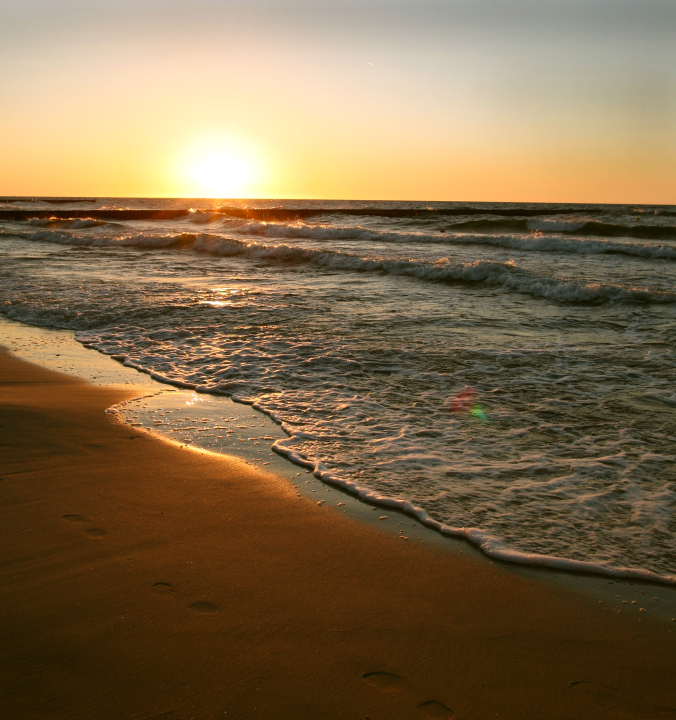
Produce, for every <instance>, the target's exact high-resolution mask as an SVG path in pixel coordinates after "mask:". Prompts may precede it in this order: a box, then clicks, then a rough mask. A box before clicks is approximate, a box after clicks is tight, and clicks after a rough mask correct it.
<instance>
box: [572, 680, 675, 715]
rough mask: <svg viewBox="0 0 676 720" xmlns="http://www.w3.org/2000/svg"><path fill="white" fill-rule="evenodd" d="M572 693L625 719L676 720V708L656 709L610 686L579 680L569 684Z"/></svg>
mask: <svg viewBox="0 0 676 720" xmlns="http://www.w3.org/2000/svg"><path fill="white" fill-rule="evenodd" d="M568 687H569V688H571V689H572V691H573V692H574V693H575V694H576V695H579V696H580V697H583V698H584V699H585V700H586V701H587V702H589V703H591V704H592V705H596V707H600V708H603V709H604V710H610V712H613V713H616V714H617V715H619V716H620V717H623V718H637V719H638V718H640V720H676V708H674V707H656V706H654V705H650V704H649V703H642V702H641V701H640V698H636V697H635V696H634V695H633V694H632V695H625V694H624V693H622V692H620V691H619V690H617V689H615V688H613V687H610V686H608V685H599V684H597V683H593V682H586V681H584V680H577V681H574V682H570V683H568Z"/></svg>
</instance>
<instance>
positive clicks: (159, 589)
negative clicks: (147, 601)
mask: <svg viewBox="0 0 676 720" xmlns="http://www.w3.org/2000/svg"><path fill="white" fill-rule="evenodd" d="M153 592H156V593H157V594H158V595H171V593H175V592H176V590H174V587H173V585H172V584H171V583H165V582H158V583H155V584H154V585H153Z"/></svg>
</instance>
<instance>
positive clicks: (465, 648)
mask: <svg viewBox="0 0 676 720" xmlns="http://www.w3.org/2000/svg"><path fill="white" fill-rule="evenodd" d="M0 378H1V380H0V413H1V415H0V424H1V425H2V445H1V446H0V478H1V480H0V513H1V514H2V522H0V533H1V534H2V540H1V542H0V548H1V549H0V553H1V556H2V560H1V563H0V567H1V571H0V572H1V575H0V612H1V613H2V617H3V622H2V624H1V625H0V662H1V667H2V675H1V677H2V680H1V681H0V706H2V707H3V709H4V711H3V714H5V716H6V717H12V718H22V719H23V718H47V717H49V718H83V717H96V718H106V719H107V718H111V719H112V718H116V719H117V718H129V719H130V720H132V719H133V720H142V719H148V718H154V717H167V718H176V719H178V720H190V719H191V718H195V720H202V719H204V720H206V719H207V718H222V717H232V718H256V717H260V718H362V719H363V718H367V717H368V718H371V719H372V720H377V719H380V718H382V719H383V720H384V719H385V718H388V719H391V718H425V717H432V718H451V717H455V718H495V717H501V718H545V717H546V718H617V717H635V718H656V719H657V718H659V719H662V718H670V717H676V690H675V688H674V684H673V673H674V669H675V665H676V663H675V661H674V658H675V657H676V655H675V653H674V634H673V632H672V631H671V627H670V624H669V623H664V622H658V621H655V620H652V619H651V618H650V617H649V615H645V616H643V617H642V618H637V617H636V615H634V616H628V615H626V614H622V613H618V612H617V610H616V609H613V608H611V607H607V606H606V604H604V603H599V602H598V601H593V602H592V601H591V600H586V599H584V598H581V597H578V596H576V595H574V594H572V593H566V592H564V591H562V590H561V589H560V588H555V587H553V586H550V585H548V584H546V583H543V582H538V581H534V580H530V579H527V578H522V577H518V576H516V575H514V574H511V573H509V572H507V571H505V570H504V569H502V568H501V567H500V566H499V565H497V564H491V563H489V562H488V561H481V560H477V559H476V558H473V557H468V556H462V555H459V554H453V553H449V552H443V551H441V550H439V549H435V548H430V547H423V546H420V545H413V544H410V543H407V542H405V541H402V540H400V539H397V538H396V537H393V536H392V535H390V534H386V533H384V532H379V531H378V530H377V529H376V528H373V527H370V526H367V525H363V524H358V523H355V522H354V521H352V520H350V519H348V518H344V517H341V516H340V515H339V514H337V513H335V512H330V511H329V510H324V509H323V508H321V507H317V506H316V504H314V503H311V502H310V501H308V500H307V499H304V498H299V497H297V496H296V494H295V492H294V491H293V490H292V488H291V487H290V486H289V485H288V483H286V482H284V481H282V480H280V479H277V478H275V477H274V476H272V475H266V474H263V473H260V472H258V471H257V470H255V469H254V468H252V467H251V466H250V465H247V464H245V463H243V462H241V461H239V460H236V459H234V458H231V459H228V458H223V457H218V456H215V455H212V454H208V453H204V452H198V451H194V450H184V449H181V448H179V447H178V446H175V445H173V446H172V445H170V444H168V443H164V442H162V441H160V440H157V439H153V438H151V437H149V436H148V434H147V433H142V432H137V431H135V430H134V429H132V428H130V427H129V426H124V425H113V424H112V423H111V422H110V420H109V416H107V415H105V414H104V411H105V409H106V408H107V407H109V406H110V405H112V404H113V403H115V402H119V401H120V400H123V399H125V397H131V396H132V395H133V394H137V392H136V393H135V391H134V390H133V389H129V388H128V389H126V390H125V389H120V388H112V389H102V388H97V387H93V386H91V385H87V384H86V383H84V382H82V381H80V380H76V379H73V378H70V377H67V376H65V375H60V374H56V373H53V372H50V371H47V370H44V369H42V368H40V367H37V366H34V365H30V364H28V363H25V362H22V361H20V360H18V359H16V358H13V357H11V356H9V355H7V354H6V353H3V354H2V355H1V356H0Z"/></svg>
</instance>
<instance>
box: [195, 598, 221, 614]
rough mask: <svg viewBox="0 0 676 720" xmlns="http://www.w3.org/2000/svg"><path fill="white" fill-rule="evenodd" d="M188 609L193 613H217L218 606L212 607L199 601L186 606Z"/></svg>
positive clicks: (212, 605)
mask: <svg viewBox="0 0 676 720" xmlns="http://www.w3.org/2000/svg"><path fill="white" fill-rule="evenodd" d="M188 608H189V609H190V610H194V611H195V612H199V613H215V612H218V605H214V604H213V603H210V602H205V601H204V600H199V601H198V602H194V603H193V604H192V605H188Z"/></svg>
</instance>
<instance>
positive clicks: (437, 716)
mask: <svg viewBox="0 0 676 720" xmlns="http://www.w3.org/2000/svg"><path fill="white" fill-rule="evenodd" d="M362 677H363V678H364V680H365V681H366V682H367V683H369V685H373V686H374V687H377V688H379V689H380V690H383V691H385V692H396V693H400V694H401V695H403V696H406V698H407V700H408V701H410V703H411V705H412V706H415V707H416V708H417V709H418V710H419V711H420V713H421V714H422V716H423V717H428V718H431V720H451V719H452V718H453V717H454V713H453V711H452V710H451V709H450V708H448V707H446V705H444V704H443V703H440V702H439V701H438V700H424V701H423V702H416V695H419V693H417V692H416V690H415V688H414V687H413V686H412V685H411V684H410V683H409V682H408V681H407V680H405V679H404V678H402V677H400V676H399V675H395V674H394V673H390V672H383V671H375V672H368V673H364V674H363V675H362Z"/></svg>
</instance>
